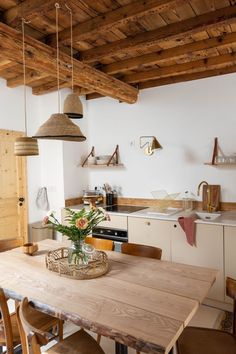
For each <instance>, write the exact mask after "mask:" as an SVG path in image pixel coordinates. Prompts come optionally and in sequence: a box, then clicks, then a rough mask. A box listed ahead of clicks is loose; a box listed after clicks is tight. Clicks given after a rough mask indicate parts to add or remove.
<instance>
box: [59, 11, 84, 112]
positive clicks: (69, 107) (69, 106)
mask: <svg viewBox="0 0 236 354" xmlns="http://www.w3.org/2000/svg"><path fill="white" fill-rule="evenodd" d="M65 6H66V8H67V10H68V11H69V12H70V56H71V89H72V93H70V94H69V95H68V96H67V97H66V99H65V101H64V109H63V112H64V113H65V114H66V115H67V116H68V117H69V118H71V119H79V118H83V105H82V102H81V100H80V98H79V96H78V95H77V94H75V93H74V62H73V20H72V11H71V9H70V8H69V6H67V5H66V4H65Z"/></svg>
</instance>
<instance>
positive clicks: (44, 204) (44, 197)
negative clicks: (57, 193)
mask: <svg viewBox="0 0 236 354" xmlns="http://www.w3.org/2000/svg"><path fill="white" fill-rule="evenodd" d="M36 205H37V207H38V208H39V209H41V210H49V201H48V193H47V188H46V187H42V188H39V190H38V194H37V198H36Z"/></svg>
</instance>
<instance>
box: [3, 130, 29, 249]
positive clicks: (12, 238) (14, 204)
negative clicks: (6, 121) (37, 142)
mask: <svg viewBox="0 0 236 354" xmlns="http://www.w3.org/2000/svg"><path fill="white" fill-rule="evenodd" d="M19 136H23V133H21V132H15V131H11V130H0V251H1V250H2V249H4V250H5V249H8V248H12V247H16V246H18V245H21V244H22V243H24V242H25V241H26V240H27V205H26V201H27V198H26V158H25V157H18V156H15V155H14V141H15V139H16V138H17V137H19ZM19 198H24V202H23V203H22V202H21V203H20V202H19Z"/></svg>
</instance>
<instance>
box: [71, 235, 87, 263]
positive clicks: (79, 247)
mask: <svg viewBox="0 0 236 354" xmlns="http://www.w3.org/2000/svg"><path fill="white" fill-rule="evenodd" d="M83 245H84V240H78V241H75V242H72V244H71V246H70V248H69V253H68V262H69V264H70V265H87V264H88V255H87V254H86V253H85V252H84V250H83Z"/></svg>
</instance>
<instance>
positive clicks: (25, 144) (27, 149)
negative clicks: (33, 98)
mask: <svg viewBox="0 0 236 354" xmlns="http://www.w3.org/2000/svg"><path fill="white" fill-rule="evenodd" d="M25 22H26V21H25V19H23V18H22V19H21V26H22V64H23V76H24V116H25V135H26V136H24V137H19V138H17V139H16V140H15V144H14V154H15V155H16V156H34V155H38V154H39V149H38V142H37V139H34V138H31V137H28V136H27V111H26V107H27V101H26V80H25V71H26V65H25V26H24V25H25Z"/></svg>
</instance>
